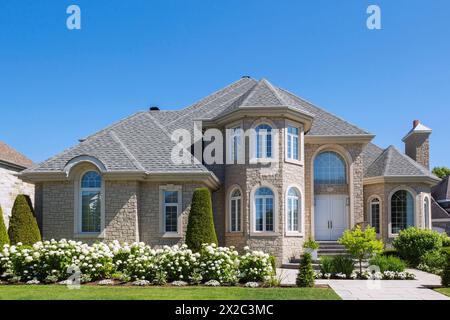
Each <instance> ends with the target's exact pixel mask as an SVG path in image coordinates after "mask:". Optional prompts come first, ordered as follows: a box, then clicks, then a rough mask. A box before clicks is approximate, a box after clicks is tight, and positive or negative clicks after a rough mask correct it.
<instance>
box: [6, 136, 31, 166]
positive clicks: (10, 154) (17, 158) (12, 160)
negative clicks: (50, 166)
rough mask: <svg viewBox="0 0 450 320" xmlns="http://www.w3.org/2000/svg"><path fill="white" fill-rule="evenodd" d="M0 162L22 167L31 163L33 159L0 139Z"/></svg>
mask: <svg viewBox="0 0 450 320" xmlns="http://www.w3.org/2000/svg"><path fill="white" fill-rule="evenodd" d="M0 162H4V163H7V164H10V165H13V166H16V167H20V168H22V169H25V168H28V167H31V166H32V165H33V161H31V160H30V159H28V158H27V157H26V156H24V155H23V154H21V153H20V152H18V151H16V150H14V149H13V148H12V147H10V146H9V145H7V144H6V143H4V142H2V141H0Z"/></svg>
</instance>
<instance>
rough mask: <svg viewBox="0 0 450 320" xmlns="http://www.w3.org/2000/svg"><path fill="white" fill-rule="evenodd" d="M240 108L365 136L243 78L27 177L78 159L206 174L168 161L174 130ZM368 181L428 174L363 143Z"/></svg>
mask: <svg viewBox="0 0 450 320" xmlns="http://www.w3.org/2000/svg"><path fill="white" fill-rule="evenodd" d="M245 106H267V107H270V106H289V107H291V108H295V109H298V110H299V111H300V112H302V113H304V114H307V115H310V116H313V117H314V120H313V124H312V128H311V130H310V131H309V132H308V133H307V135H312V136H333V135H335V136H341V135H368V134H369V133H368V132H367V131H365V130H363V129H360V128H358V127H356V126H355V125H353V124H350V123H348V122H347V121H345V120H343V119H341V118H339V117H337V116H335V115H333V114H331V113H329V112H327V111H324V110H322V109H320V108H319V107H316V106H314V105H313V104H311V103H310V102H307V101H305V100H303V99H301V98H299V97H297V96H295V95H294V94H292V93H290V92H288V91H286V90H284V89H281V88H277V87H275V86H273V85H272V84H271V83H270V82H268V81H267V80H265V79H262V80H260V81H256V80H254V79H251V78H242V79H240V80H238V81H236V82H234V83H232V84H230V85H229V86H227V87H225V88H223V89H221V90H218V91H216V92H214V93H213V94H211V95H209V96H207V97H206V98H204V99H201V100H200V101H198V102H196V103H194V104H193V105H191V106H189V107H187V108H185V109H181V110H173V111H148V112H140V113H137V114H135V115H132V116H131V117H129V118H126V119H124V120H122V121H120V122H118V123H117V124H114V125H112V126H110V127H108V128H106V129H104V130H102V131H100V132H98V133H96V134H94V135H92V136H89V137H87V138H86V139H85V141H84V142H81V143H80V144H78V145H76V146H74V147H72V148H70V149H68V150H66V151H64V152H62V153H61V154H59V155H57V156H55V157H53V158H51V159H49V160H47V161H45V162H43V163H41V164H40V165H37V166H35V167H33V168H31V169H29V170H27V171H26V172H59V171H62V170H63V169H64V167H65V166H66V164H67V163H68V162H69V161H70V160H72V159H73V158H75V157H77V156H84V155H87V156H92V157H95V158H97V159H98V160H100V161H101V162H102V163H103V164H104V165H105V167H106V169H107V170H108V171H111V172H114V171H116V172H118V171H131V172H133V171H135V172H141V171H147V172H161V171H164V172H180V171H183V172H205V171H207V168H205V167H204V166H203V165H200V164H192V165H175V164H173V163H172V161H171V160H170V154H171V150H172V148H173V146H174V143H173V142H172V141H171V140H170V138H169V135H170V133H172V132H173V130H175V129H180V128H183V129H187V130H190V131H191V130H192V129H193V121H194V120H196V119H200V118H201V119H214V118H216V117H219V116H221V115H223V114H225V113H229V112H232V111H233V110H235V109H237V108H240V107H245ZM363 158H364V160H363V161H364V165H365V174H366V176H367V177H374V176H380V175H390V176H392V175H394V176H395V175H419V176H423V175H428V176H429V175H430V173H429V172H428V170H426V169H425V168H423V167H422V166H420V165H419V164H417V163H416V162H415V161H413V160H412V159H410V158H409V157H407V156H405V155H404V154H402V153H400V152H399V151H398V150H396V149H395V148H394V147H389V148H388V149H386V150H384V151H383V149H381V148H379V147H377V146H376V145H374V144H371V143H370V144H368V145H367V147H366V148H365V150H364V152H363Z"/></svg>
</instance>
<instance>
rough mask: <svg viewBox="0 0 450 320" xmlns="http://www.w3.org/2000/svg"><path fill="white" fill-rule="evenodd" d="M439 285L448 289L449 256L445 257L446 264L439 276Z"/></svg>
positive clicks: (449, 277) (449, 285)
mask: <svg viewBox="0 0 450 320" xmlns="http://www.w3.org/2000/svg"><path fill="white" fill-rule="evenodd" d="M441 283H442V285H443V286H444V287H450V256H447V263H446V264H445V267H444V270H443V271H442V274H441Z"/></svg>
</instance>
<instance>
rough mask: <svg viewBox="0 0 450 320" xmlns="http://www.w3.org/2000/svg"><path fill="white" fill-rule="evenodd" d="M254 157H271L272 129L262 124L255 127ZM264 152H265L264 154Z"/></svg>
mask: <svg viewBox="0 0 450 320" xmlns="http://www.w3.org/2000/svg"><path fill="white" fill-rule="evenodd" d="M255 131H256V157H257V158H271V157H272V127H270V126H269V125H266V124H262V125H259V126H257V127H256V130H255ZM264 151H265V152H264Z"/></svg>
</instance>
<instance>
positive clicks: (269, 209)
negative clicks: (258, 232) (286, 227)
mask: <svg viewBox="0 0 450 320" xmlns="http://www.w3.org/2000/svg"><path fill="white" fill-rule="evenodd" d="M265 200H266V212H265V214H266V230H265V231H273V230H274V228H273V199H272V198H267V199H265Z"/></svg>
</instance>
